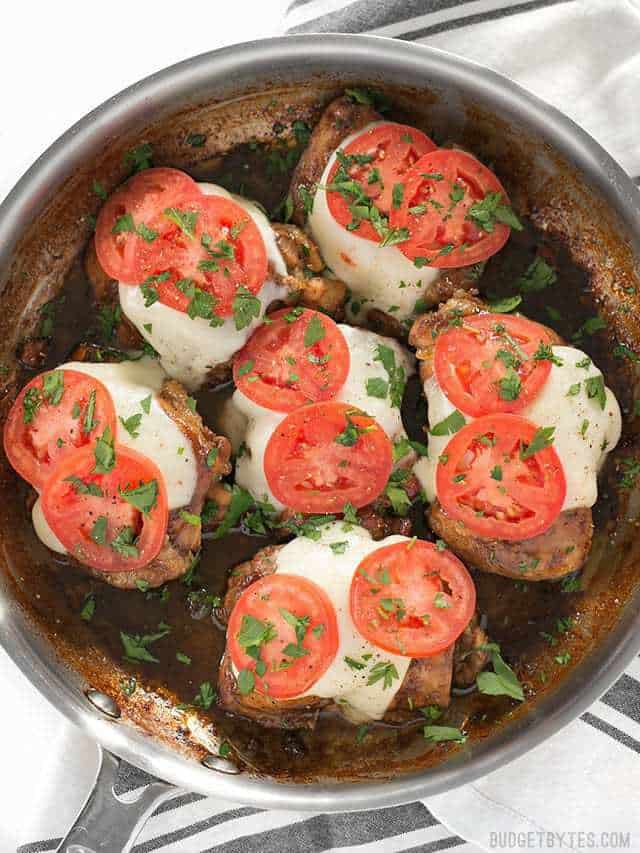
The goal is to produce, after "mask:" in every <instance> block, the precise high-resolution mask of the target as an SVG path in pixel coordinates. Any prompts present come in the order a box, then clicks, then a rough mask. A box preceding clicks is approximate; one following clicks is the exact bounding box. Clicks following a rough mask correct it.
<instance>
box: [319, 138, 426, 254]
mask: <svg viewBox="0 0 640 853" xmlns="http://www.w3.org/2000/svg"><path fill="white" fill-rule="evenodd" d="M435 150H436V146H435V144H434V143H433V142H432V141H431V140H430V139H429V137H428V136H426V135H425V134H424V133H422V131H420V130H416V129H415V127H409V125H406V124H395V123H394V122H384V123H382V124H378V125H376V126H375V127H372V128H370V129H369V130H365V131H364V133H361V134H360V136H358V137H357V138H356V139H354V140H353V141H352V142H350V143H349V145H347V147H346V148H345V149H344V150H342V156H341V157H340V156H339V157H338V159H337V160H336V162H335V163H334V165H333V167H332V169H331V171H330V172H329V178H328V181H327V183H328V184H332V183H333V182H334V181H335V180H336V174H337V173H338V169H340V168H341V167H343V168H344V169H345V170H346V172H347V175H348V176H349V178H350V179H351V180H353V181H355V182H356V183H357V184H358V185H359V186H360V188H361V189H362V191H363V192H364V193H365V195H366V196H368V198H370V199H372V201H373V202H374V203H375V206H376V207H377V208H378V210H379V211H380V213H382V214H384V215H385V216H386V215H388V214H389V211H390V210H391V208H392V205H393V188H394V186H395V185H396V184H401V183H402V182H403V180H404V177H405V174H406V173H407V171H408V170H409V169H411V167H412V166H413V165H414V163H415V162H416V161H417V160H418V159H419V158H420V157H422V155H423V154H426V153H427V152H429V151H435ZM355 201H356V196H354V195H353V194H349V195H348V197H347V198H345V197H344V196H343V195H341V194H340V193H339V192H337V191H335V190H332V191H329V192H327V204H328V206H329V210H330V211H331V215H332V216H333V218H334V219H335V220H336V222H338V223H339V224H340V225H342V226H343V227H344V228H346V227H347V225H349V223H350V222H351V221H352V220H353V219H354V217H353V215H352V212H351V210H350V206H351V205H352V204H353V203H354V202H355ZM354 233H356V234H357V235H358V236H359V237H365V238H366V239H367V240H374V241H375V242H376V243H379V242H380V235H379V234H378V232H377V231H376V230H375V228H374V227H373V225H371V223H370V222H367V221H366V220H365V221H361V222H360V225H359V226H358V227H357V228H356V229H355V232H354Z"/></svg>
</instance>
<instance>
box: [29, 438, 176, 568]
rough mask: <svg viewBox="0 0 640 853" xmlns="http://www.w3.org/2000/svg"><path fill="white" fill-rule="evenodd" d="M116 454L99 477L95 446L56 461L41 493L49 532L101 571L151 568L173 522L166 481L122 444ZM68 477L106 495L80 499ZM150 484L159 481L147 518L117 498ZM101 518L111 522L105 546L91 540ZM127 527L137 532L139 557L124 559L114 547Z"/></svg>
mask: <svg viewBox="0 0 640 853" xmlns="http://www.w3.org/2000/svg"><path fill="white" fill-rule="evenodd" d="M115 454H116V462H115V467H114V468H113V470H112V471H111V472H110V473H108V474H97V473H94V468H95V456H94V448H93V447H92V446H85V447H81V448H79V449H78V450H76V451H74V452H73V453H69V454H68V455H67V456H65V457H64V458H63V459H61V460H60V461H59V462H58V464H57V465H56V467H55V469H54V470H53V472H52V474H51V475H50V477H49V478H48V479H47V481H46V482H45V484H44V489H43V491H42V511H43V514H44V517H45V519H46V521H47V523H48V525H49V527H50V528H51V530H52V531H53V532H54V534H55V535H56V536H57V537H58V539H59V540H60V542H61V543H62V544H63V545H64V547H65V548H66V549H67V551H68V552H69V554H70V555H71V556H72V557H74V558H75V559H76V560H78V562H79V563H83V564H84V565H88V566H91V567H92V568H94V569H97V570H98V571H102V572H126V571H134V570H136V569H141V568H143V567H144V566H147V565H149V563H151V562H152V561H153V560H154V559H155V558H156V557H157V556H158V553H159V552H160V549H161V548H162V545H163V543H164V539H165V535H166V531H167V524H168V519H169V510H168V502H167V492H166V487H165V483H164V478H163V476H162V474H161V473H160V470H159V469H158V467H157V466H156V465H155V463H154V462H152V461H151V460H150V459H148V458H147V457H146V456H143V455H142V454H141V453H137V452H136V451H135V450H131V449H130V448H128V447H124V446H123V445H119V444H116V445H115ZM68 477H78V478H80V479H81V480H82V481H83V482H84V483H91V484H95V486H96V487H97V488H99V489H100V490H101V491H102V492H103V495H102V496H100V497H98V496H94V495H90V494H78V492H77V490H76V488H75V487H74V485H73V483H72V482H69V481H68V480H67V478H68ZM150 480H155V481H156V482H157V499H156V503H155V506H154V507H153V508H152V509H151V510H150V512H149V513H148V514H143V513H142V512H140V511H139V510H138V509H136V508H135V507H134V506H132V505H131V504H130V503H128V502H126V501H125V500H123V499H122V498H121V497H120V496H119V493H118V490H119V489H131V488H135V487H137V486H139V485H140V484H141V483H148V482H149V481H150ZM100 516H105V517H106V518H107V520H108V522H107V528H106V531H105V544H99V543H97V542H95V541H94V540H93V539H92V537H91V531H92V529H93V525H94V523H95V521H96V519H98V518H99V517H100ZM124 527H131V528H133V530H134V531H135V533H136V535H137V541H136V547H137V549H138V554H137V555H132V556H128V557H124V556H121V555H120V554H119V553H118V552H117V551H116V550H114V549H113V548H112V547H111V542H112V541H113V539H114V537H115V536H116V535H117V533H118V532H119V531H120V530H122V528H124Z"/></svg>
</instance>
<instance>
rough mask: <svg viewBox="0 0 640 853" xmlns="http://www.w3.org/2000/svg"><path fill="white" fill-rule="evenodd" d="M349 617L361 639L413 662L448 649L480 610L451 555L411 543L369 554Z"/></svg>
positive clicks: (355, 585)
mask: <svg viewBox="0 0 640 853" xmlns="http://www.w3.org/2000/svg"><path fill="white" fill-rule="evenodd" d="M350 606H351V618H352V619H353V621H354V623H355V626H356V628H357V629H358V631H360V633H361V634H362V636H363V637H365V638H366V639H367V640H369V642H370V643H373V645H374V646H378V647H379V648H381V649H385V651H387V652H393V653H394V654H396V655H404V656H405V657H409V658H424V657H430V656H431V655H437V654H438V653H439V652H441V651H443V650H444V649H448V648H449V646H451V645H453V643H455V641H456V640H457V639H458V637H459V636H460V634H461V633H462V632H463V631H464V629H465V628H466V626H467V625H468V624H469V620H470V619H471V617H472V616H473V614H474V611H475V608H476V588H475V586H474V583H473V580H472V579H471V575H470V574H469V572H468V571H467V570H466V568H465V567H464V565H463V564H462V563H461V562H460V560H459V559H458V558H457V557H455V556H454V555H453V554H452V553H451V551H447V550H444V551H439V550H438V549H437V548H436V546H435V545H433V543H431V542H424V541H422V540H420V539H419V540H417V541H416V540H410V541H408V542H396V543H394V544H393V545H385V546H383V547H382V548H378V550H377V551H373V552H372V553H371V554H369V555H367V556H366V557H365V558H364V560H362V562H361V563H360V565H359V566H358V568H357V569H356V571H355V572H354V575H353V580H352V581H351V593H350Z"/></svg>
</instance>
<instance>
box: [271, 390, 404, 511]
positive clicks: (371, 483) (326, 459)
mask: <svg viewBox="0 0 640 853" xmlns="http://www.w3.org/2000/svg"><path fill="white" fill-rule="evenodd" d="M392 467H393V449H392V446H391V441H390V440H389V438H388V436H387V434H386V433H385V431H384V430H383V429H382V428H381V427H380V426H379V425H378V423H377V422H376V421H375V420H374V419H373V418H371V417H369V415H365V414H363V413H362V412H361V411H360V410H359V409H354V408H353V406H349V405H348V404H347V403H336V402H326V403H314V404H313V405H310V406H303V407H302V408H300V409H296V411H295V412H291V414H289V415H287V417H286V418H285V419H284V420H283V421H282V422H281V423H280V424H279V425H278V427H277V428H276V429H275V431H274V432H273V434H272V436H271V438H270V439H269V442H268V444H267V448H266V450H265V454H264V472H265V476H266V478H267V483H268V484H269V488H270V489H271V491H272V492H273V494H274V495H275V497H276V498H277V499H278V500H279V501H280V502H281V503H283V504H284V505H285V506H288V507H290V508H291V509H293V510H295V511H296V512H307V513H316V512H320V513H322V512H342V509H343V507H344V505H345V504H346V503H351V504H353V506H354V507H356V508H357V507H361V506H365V504H368V503H370V502H371V501H373V500H375V499H376V498H377V497H378V495H379V494H380V493H381V492H382V490H383V489H384V487H385V486H386V485H387V481H388V479H389V475H390V474H391V469H392Z"/></svg>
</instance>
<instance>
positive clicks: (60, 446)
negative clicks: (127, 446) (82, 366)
mask: <svg viewBox="0 0 640 853" xmlns="http://www.w3.org/2000/svg"><path fill="white" fill-rule="evenodd" d="M116 424H117V418H116V411H115V407H114V405H113V400H112V399H111V395H110V394H109V392H108V391H107V389H106V388H105V386H104V385H103V384H102V382H100V381H98V380H97V379H94V378H93V377H92V376H87V375H86V374H85V373H80V372H79V371H77V370H66V369H65V370H51V371H48V372H47V373H42V374H40V375H39V376H36V377H35V379H32V380H31V382H29V383H28V384H27V385H25V387H24V388H23V389H22V391H21V392H20V393H19V394H18V396H17V397H16V400H15V402H14V404H13V406H12V407H11V411H10V412H9V415H8V417H7V420H6V422H5V425H4V452H5V453H6V455H7V459H8V460H9V462H10V463H11V465H12V467H13V468H14V469H15V470H16V471H17V472H18V474H20V476H21V477H23V478H24V479H25V480H27V481H28V482H29V483H31V485H32V486H34V488H36V489H38V490H40V489H42V486H43V484H44V482H45V480H46V479H47V477H48V476H49V475H50V474H51V472H52V471H53V469H54V468H55V466H56V465H57V464H58V462H59V461H60V460H61V459H63V458H64V457H65V456H67V455H68V454H69V453H70V452H72V451H74V450H76V449H77V448H78V447H83V446H84V445H87V444H89V443H91V442H93V441H94V440H95V438H96V436H97V435H99V434H100V433H101V432H103V431H104V429H105V428H106V427H109V429H110V430H111V431H112V433H115V430H116Z"/></svg>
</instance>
